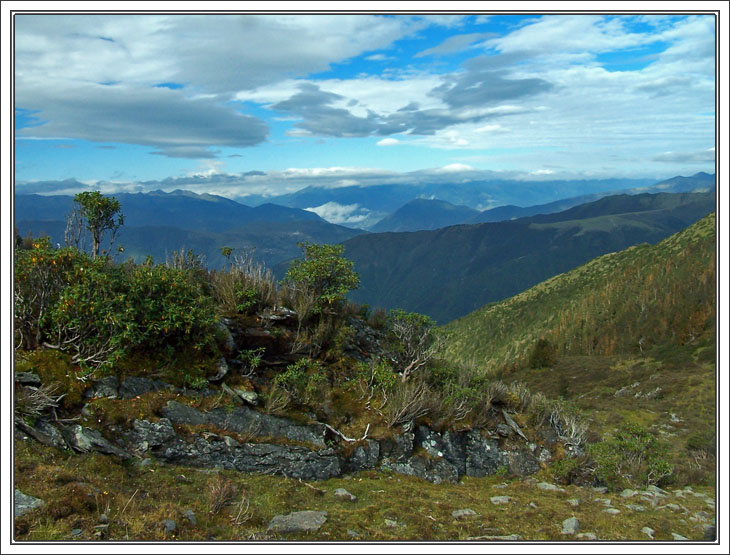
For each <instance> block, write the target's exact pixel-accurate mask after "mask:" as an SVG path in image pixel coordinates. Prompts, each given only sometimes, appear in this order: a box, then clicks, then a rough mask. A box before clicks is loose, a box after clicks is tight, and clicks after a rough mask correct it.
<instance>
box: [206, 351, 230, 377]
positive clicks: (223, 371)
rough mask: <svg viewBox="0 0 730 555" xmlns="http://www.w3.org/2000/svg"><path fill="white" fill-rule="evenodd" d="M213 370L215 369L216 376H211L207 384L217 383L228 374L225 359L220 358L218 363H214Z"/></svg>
mask: <svg viewBox="0 0 730 555" xmlns="http://www.w3.org/2000/svg"><path fill="white" fill-rule="evenodd" d="M215 369H216V374H215V376H213V377H211V378H208V381H209V382H212V383H218V382H220V381H221V380H222V379H223V378H225V377H226V375H227V374H228V370H229V368H228V363H227V362H226V359H225V358H223V357H221V358H220V359H219V360H218V362H217V363H216V365H215Z"/></svg>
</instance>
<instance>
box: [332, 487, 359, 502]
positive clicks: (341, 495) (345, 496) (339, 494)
mask: <svg viewBox="0 0 730 555" xmlns="http://www.w3.org/2000/svg"><path fill="white" fill-rule="evenodd" d="M335 499H338V500H340V501H350V502H351V503H354V502H355V501H357V497H355V496H354V495H352V494H351V493H350V492H349V491H347V490H346V489H345V488H337V489H336V490H335Z"/></svg>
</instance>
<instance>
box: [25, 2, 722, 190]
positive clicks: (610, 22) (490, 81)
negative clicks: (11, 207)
mask: <svg viewBox="0 0 730 555" xmlns="http://www.w3.org/2000/svg"><path fill="white" fill-rule="evenodd" d="M14 24H15V27H14V33H15V35H14V38H15V50H14V54H15V74H14V85H15V89H14V92H15V97H14V106H15V176H14V177H15V190H16V192H40V193H71V192H75V190H76V189H78V188H79V182H80V183H82V184H84V186H86V187H88V188H98V189H101V190H102V191H105V192H113V191H144V190H149V189H153V188H154V189H159V188H163V189H168V190H172V189H175V188H185V189H189V190H193V191H196V192H201V193H202V192H209V193H215V194H222V195H224V196H229V197H238V198H243V199H245V197H246V196H247V195H277V194H282V193H286V192H291V191H293V190H296V189H299V188H302V187H305V186H308V185H324V186H329V187H336V186H345V185H358V184H361V185H368V184H373V183H383V182H388V180H392V181H399V182H404V181H405V182H417V181H418V180H419V179H422V178H424V179H426V178H428V179H433V177H434V176H446V178H450V177H453V178H454V179H479V178H480V177H487V176H493V175H495V173H496V174H498V175H504V176H508V177H514V178H517V179H538V180H539V179H575V178H603V177H636V178H639V177H641V178H656V179H657V180H661V179H666V178H669V177H672V176H675V175H692V174H694V173H697V172H699V171H706V172H708V173H712V172H714V168H715V149H714V145H715V18H714V16H713V15H677V16H668V15H611V14H604V15H601V14H585V15H563V14H556V15H541V14H537V13H536V14H526V15H509V14H489V15H485V14H465V15H432V16H428V15H394V14H381V15H361V14H345V15H323V14H306V15H300V14H299V15H286V14H282V13H274V14H270V15H250V14H249V15H246V14H235V15H217V14H199V15H172V14H167V15H166V14H154V15H153V14H148V15H133V14H115V15H81V14H61V15H41V14H27V15H20V14H18V15H16V16H15V20H14ZM439 178H440V177H439ZM180 183H184V184H185V186H184V187H180V186H179V184H180ZM167 185H169V186H167Z"/></svg>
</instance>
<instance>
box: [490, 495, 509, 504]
mask: <svg viewBox="0 0 730 555" xmlns="http://www.w3.org/2000/svg"><path fill="white" fill-rule="evenodd" d="M489 500H490V501H491V502H492V505H506V504H507V503H509V502H510V501H512V498H511V497H507V496H506V495H496V496H494V497H490V498H489Z"/></svg>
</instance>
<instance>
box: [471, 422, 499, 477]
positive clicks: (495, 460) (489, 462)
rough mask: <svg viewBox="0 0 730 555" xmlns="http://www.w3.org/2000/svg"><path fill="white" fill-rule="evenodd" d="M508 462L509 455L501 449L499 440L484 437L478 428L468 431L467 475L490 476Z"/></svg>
mask: <svg viewBox="0 0 730 555" xmlns="http://www.w3.org/2000/svg"><path fill="white" fill-rule="evenodd" d="M507 464H508V460H507V457H505V455H504V454H503V453H502V452H501V451H500V449H499V442H498V441H497V440H495V439H487V438H483V437H482V436H481V434H480V433H479V432H478V431H476V430H471V431H469V432H467V436H466V472H465V474H466V475H467V476H475V477H482V476H488V475H490V474H494V473H495V472H497V470H498V469H500V468H502V467H505V466H507Z"/></svg>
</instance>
